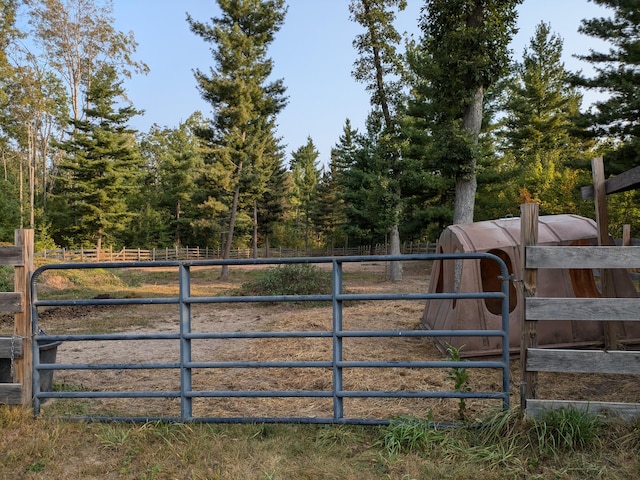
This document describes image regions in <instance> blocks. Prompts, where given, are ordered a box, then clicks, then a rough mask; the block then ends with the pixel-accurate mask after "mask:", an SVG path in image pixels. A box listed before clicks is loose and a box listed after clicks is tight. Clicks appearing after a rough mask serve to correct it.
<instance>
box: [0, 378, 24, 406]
mask: <svg viewBox="0 0 640 480" xmlns="http://www.w3.org/2000/svg"><path fill="white" fill-rule="evenodd" d="M0 403H4V404H6V405H19V404H20V403H22V385H21V384H19V383H0Z"/></svg>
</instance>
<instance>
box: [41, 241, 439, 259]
mask: <svg viewBox="0 0 640 480" xmlns="http://www.w3.org/2000/svg"><path fill="white" fill-rule="evenodd" d="M435 247H436V244H435V242H431V243H430V242H420V243H418V242H406V243H404V244H403V245H402V247H401V252H402V253H406V254H414V253H415V254H418V253H435ZM390 253H391V252H390V250H389V248H388V245H385V244H378V245H375V246H374V247H373V248H372V247H370V246H360V247H353V248H311V249H304V248H269V249H268V250H267V249H265V248H259V249H258V250H257V257H258V258H297V257H324V256H327V257H333V256H357V255H370V254H371V255H388V254H390ZM36 256H38V257H42V258H45V259H49V260H56V261H61V262H81V263H83V262H99V261H100V262H146V261H151V262H153V261H157V260H165V261H169V260H208V259H219V258H222V250H221V249H219V248H206V247H171V248H152V249H142V248H122V249H120V250H114V249H113V248H112V247H109V248H108V249H102V250H101V251H100V252H98V250H97V249H95V248H81V249H66V248H56V249H48V250H44V251H42V252H38V253H36ZM253 256H254V252H253V249H251V248H235V249H232V250H231V254H230V258H231V259H232V260H238V259H243V258H253Z"/></svg>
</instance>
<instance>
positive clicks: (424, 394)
mask: <svg viewBox="0 0 640 480" xmlns="http://www.w3.org/2000/svg"><path fill="white" fill-rule="evenodd" d="M435 259H441V260H481V259H489V260H491V261H494V262H496V263H497V264H499V266H500V271H501V275H500V280H501V285H502V287H501V288H502V291H500V292H470V293H437V294H434V293H426V292H416V293H397V294H371V293H366V294H355V293H345V292H344V291H343V266H344V265H346V264H349V263H353V262H390V261H403V262H406V261H418V260H431V261H432V260H435ZM303 263H304V264H330V265H331V272H332V273H331V274H332V292H331V294H327V295H285V296H195V295H192V293H191V279H192V269H193V268H194V267H215V266H222V265H229V266H232V265H233V266H248V265H272V266H274V265H285V264H303ZM167 267H175V268H176V269H177V272H178V282H179V295H178V296H177V297H167V298H163V297H153V298H94V299H73V300H69V299H65V300H41V299H39V298H38V293H39V292H38V278H39V277H40V276H41V275H43V273H44V272H46V271H51V270H59V269H64V270H76V269H123V268H145V269H154V268H165V269H166V268H167ZM510 280H511V277H510V275H509V272H508V271H507V267H506V265H505V263H504V262H503V261H502V260H501V259H500V258H498V257H497V256H494V255H491V254H487V253H469V254H457V255H441V254H440V255H435V254H420V255H417V254H416V255H400V256H357V257H322V258H290V259H277V260H271V259H249V260H206V261H180V262H178V261H169V262H166V261H165V262H129V263H123V262H118V263H113V262H111V263H96V264H52V265H46V266H43V267H40V268H38V269H37V270H36V271H35V272H34V274H33V277H32V280H31V289H32V321H33V324H32V328H33V335H34V342H33V345H34V348H33V395H34V401H33V406H34V412H35V413H36V414H39V413H40V410H41V403H42V402H43V401H45V400H46V399H49V398H55V399H113V398H118V399H130V401H132V402H135V401H137V400H138V399H145V398H146V399H158V398H162V399H173V401H174V402H179V405H180V407H179V408H180V414H179V415H174V416H164V415H148V416H147V415H142V416H140V415H138V416H133V415H132V416H128V415H123V414H121V413H120V414H108V415H104V416H100V415H88V416H87V415H79V416H75V417H74V416H73V415H70V416H71V417H73V418H80V419H92V420H108V421H154V420H162V421H181V422H191V421H198V422H211V423H232V422H270V423H294V422H295V423H334V424H343V423H344V424H347V423H348V424H385V423H388V422H389V420H390V418H391V417H392V416H393V415H392V416H390V417H389V418H360V417H348V416H345V410H344V402H345V400H346V399H354V398H357V399H368V401H373V400H374V399H389V398H392V399H398V401H399V402H400V401H402V400H403V399H451V398H452V399H493V400H499V401H501V404H502V408H503V409H508V408H509V298H508V295H509V281H510ZM428 298H431V299H433V298H441V299H444V298H456V299H487V298H493V299H501V301H502V328H501V329H500V330H462V331H461V330H393V329H389V330H353V329H348V330H347V329H343V313H344V311H343V310H344V304H345V302H358V301H370V300H372V301H382V302H385V301H390V300H393V301H398V300H425V299H428ZM239 302H242V303H244V302H330V303H331V306H332V320H331V328H330V329H326V330H320V331H269V330H268V329H265V330H264V331H252V332H246V331H224V332H202V331H192V307H194V306H195V305H197V304H209V305H211V308H216V305H220V304H231V303H239ZM89 305H100V306H113V305H176V306H177V308H178V311H179V331H178V332H171V333H162V332H151V333H83V334H71V333H69V334H67V333H65V334H56V335H51V334H44V332H42V331H41V329H40V322H39V313H40V312H42V311H43V310H44V309H45V308H47V307H49V308H50V307H59V306H89ZM435 336H445V337H452V336H464V337H472V336H483V337H488V336H497V337H501V338H502V346H503V348H502V355H501V357H500V358H499V359H496V360H474V361H465V362H464V363H463V364H461V363H460V362H459V361H454V360H437V361H426V360H425V361H416V360H407V361H403V360H374V361H370V360H369V361H366V360H364V361H363V360H348V359H345V358H343V357H344V356H343V342H344V341H345V340H347V339H350V338H380V339H381V340H382V339H384V338H393V337H395V338H398V337H409V338H412V337H417V338H418V337H435ZM290 338H324V339H327V340H326V341H327V342H330V343H331V358H330V359H327V360H303V361H298V360H290V361H281V360H278V361H244V360H233V361H223V360H221V361H205V362H203V361H194V359H193V356H192V343H193V342H195V341H211V340H219V341H220V340H223V341H228V340H232V339H263V340H265V341H276V339H290ZM136 340H159V341H173V342H178V343H179V360H178V361H171V362H169V361H162V359H159V361H157V362H147V363H139V362H135V363H129V362H126V361H122V362H107V363H105V362H102V363H95V362H91V363H55V362H54V363H43V361H42V359H41V352H40V350H39V348H38V345H39V344H40V343H42V342H43V341H47V342H65V343H66V342H92V341H95V342H103V341H127V342H129V341H136ZM461 366H463V367H464V368H478V369H498V370H499V371H501V379H502V385H501V388H500V389H499V391H456V390H453V391H429V390H427V389H419V390H409V391H408V390H403V389H401V388H399V389H397V390H394V391H388V390H375V389H367V390H352V389H348V388H345V387H344V382H343V380H344V371H345V369H351V370H355V369H367V370H368V371H376V370H380V369H434V368H447V369H454V368H460V367H461ZM306 368H310V369H324V370H327V371H330V372H331V381H330V382H329V383H330V385H326V386H325V387H324V388H319V387H316V388H308V389H302V388H301V389H288V390H281V389H274V390H268V389H260V390H236V389H234V388H233V387H230V388H227V389H215V390H194V388H193V384H194V382H193V372H194V371H195V370H199V371H203V370H210V369H232V370H233V371H238V372H239V371H240V370H242V369H256V370H257V371H261V369H306ZM135 369H146V370H152V371H157V372H166V371H172V372H174V373H175V372H179V388H177V389H174V390H170V391H156V390H152V391H149V390H146V391H143V390H127V391H97V390H96V389H94V390H91V391H83V390H82V389H79V391H69V390H64V389H62V390H63V391H60V390H59V389H58V390H57V391H43V389H42V388H41V383H42V382H41V376H43V375H50V374H51V372H53V371H58V372H61V371H65V370H76V371H82V370H106V371H111V372H112V374H114V375H115V374H117V373H118V372H124V371H127V370H135ZM54 390H56V389H54ZM496 390H498V388H496ZM237 398H245V399H247V398H256V399H273V398H280V399H289V398H298V399H300V398H302V399H309V400H310V401H311V399H325V401H326V402H332V409H331V410H332V411H331V413H330V414H328V415H326V416H317V415H310V416H299V415H298V416H288V415H281V416H280V415H278V416H273V415H271V416H215V415H214V416H198V415H194V401H195V400H198V399H200V400H202V399H215V400H216V401H223V400H224V401H230V399H237Z"/></svg>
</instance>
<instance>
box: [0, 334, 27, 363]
mask: <svg viewBox="0 0 640 480" xmlns="http://www.w3.org/2000/svg"><path fill="white" fill-rule="evenodd" d="M12 343H13V347H12V346H11V344H12ZM11 350H13V357H14V358H22V340H21V339H14V340H12V339H11V337H0V358H11Z"/></svg>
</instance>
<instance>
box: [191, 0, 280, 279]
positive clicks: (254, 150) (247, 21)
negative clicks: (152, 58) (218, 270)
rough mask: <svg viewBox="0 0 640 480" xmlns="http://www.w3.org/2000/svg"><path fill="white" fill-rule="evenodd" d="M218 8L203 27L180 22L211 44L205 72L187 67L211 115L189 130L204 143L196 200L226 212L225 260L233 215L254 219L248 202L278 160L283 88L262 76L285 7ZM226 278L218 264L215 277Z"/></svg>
mask: <svg viewBox="0 0 640 480" xmlns="http://www.w3.org/2000/svg"><path fill="white" fill-rule="evenodd" d="M218 6H219V7H220V10H221V12H222V15H221V16H220V17H217V18H213V19H212V23H211V24H208V23H202V22H199V21H196V20H194V19H193V18H192V17H191V16H189V15H187V21H188V23H189V26H190V28H191V31H192V32H193V33H194V34H196V35H198V36H200V37H202V38H203V39H204V40H205V41H206V42H209V43H211V44H212V48H211V51H212V53H213V60H214V66H213V67H212V68H211V70H210V74H208V73H205V72H202V71H200V70H196V71H195V78H196V82H197V83H198V88H199V90H200V92H201V94H202V97H203V98H204V100H205V101H207V102H208V103H210V104H211V107H212V110H213V114H214V115H213V120H212V121H210V122H209V124H208V125H207V126H204V127H202V128H200V129H198V131H197V134H198V136H199V137H200V138H201V139H202V141H203V144H204V146H205V148H206V150H205V152H206V155H205V159H204V160H205V167H204V170H205V171H204V172H203V178H202V185H201V187H202V195H201V196H202V198H201V202H202V203H201V205H202V207H203V208H206V209H211V208H212V209H215V210H217V211H218V212H222V211H224V210H226V213H227V215H228V220H227V221H226V222H225V225H224V227H222V228H224V230H225V231H226V234H227V237H226V240H225V244H224V255H223V256H224V257H225V258H228V256H229V252H230V249H231V244H232V243H233V241H234V233H235V232H234V231H235V228H236V221H237V220H238V218H239V217H240V214H239V212H240V211H241V209H243V208H244V215H245V216H246V217H247V218H255V216H257V205H256V203H257V201H258V199H259V198H260V196H261V195H262V193H264V190H265V188H266V185H267V183H268V178H269V176H270V175H271V174H273V173H274V172H275V171H277V169H278V168H279V166H280V164H281V162H282V151H281V147H280V145H279V139H278V138H277V137H276V134H275V130H276V116H277V115H278V113H279V112H280V111H281V110H282V109H283V108H284V107H285V105H286V103H287V100H286V97H285V96H284V93H285V91H286V88H285V86H284V83H283V80H282V79H279V80H275V81H270V76H271V74H272V71H273V61H272V60H271V59H270V58H268V57H267V53H268V48H269V45H270V44H271V43H272V42H273V40H274V38H275V34H276V33H277V32H278V31H279V30H280V27H281V26H282V24H283V23H284V19H285V16H286V12H287V7H286V4H285V2H284V0H268V1H266V0H240V1H235V0H233V1H232V0H219V1H218ZM249 212H251V213H249ZM254 227H257V226H255V225H254ZM256 230H257V229H254V232H255V231H256ZM255 240H256V241H257V239H255ZM227 275H228V269H227V268H226V267H223V273H222V278H226V276H227Z"/></svg>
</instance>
